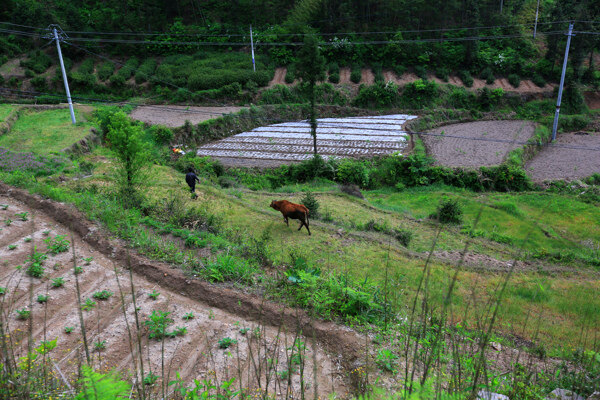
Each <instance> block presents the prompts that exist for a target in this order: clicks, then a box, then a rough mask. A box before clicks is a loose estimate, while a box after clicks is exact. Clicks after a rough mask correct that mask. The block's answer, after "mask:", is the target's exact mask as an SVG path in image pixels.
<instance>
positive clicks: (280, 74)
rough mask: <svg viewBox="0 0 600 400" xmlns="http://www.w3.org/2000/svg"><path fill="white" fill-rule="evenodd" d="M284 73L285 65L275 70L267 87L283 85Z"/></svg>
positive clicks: (285, 71) (285, 70)
mask: <svg viewBox="0 0 600 400" xmlns="http://www.w3.org/2000/svg"><path fill="white" fill-rule="evenodd" d="M285 74H287V68H286V67H280V68H277V69H276V70H275V74H273V79H271V82H269V85H268V87H273V86H275V85H284V84H285Z"/></svg>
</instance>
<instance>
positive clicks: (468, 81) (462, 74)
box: [458, 70, 473, 87]
mask: <svg viewBox="0 0 600 400" xmlns="http://www.w3.org/2000/svg"><path fill="white" fill-rule="evenodd" d="M458 77H459V78H460V80H461V81H462V82H463V84H464V85H465V86H466V87H471V86H473V77H472V76H471V73H470V72H469V71H466V70H461V71H458Z"/></svg>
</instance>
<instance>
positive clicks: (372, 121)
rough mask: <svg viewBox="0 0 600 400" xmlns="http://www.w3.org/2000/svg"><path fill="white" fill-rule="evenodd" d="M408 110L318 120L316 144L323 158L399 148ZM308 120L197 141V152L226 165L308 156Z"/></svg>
mask: <svg viewBox="0 0 600 400" xmlns="http://www.w3.org/2000/svg"><path fill="white" fill-rule="evenodd" d="M414 118H417V117H416V116H412V115H405V114H397V115H382V116H369V117H351V118H321V119H318V120H317V123H318V127H317V148H318V152H319V154H320V155H321V156H323V157H324V158H329V157H340V158H347V157H354V158H362V157H372V156H377V155H384V154H391V153H395V152H402V151H403V150H405V149H406V148H407V146H408V143H409V135H408V133H407V132H406V131H405V130H404V124H405V123H406V122H407V121H409V120H411V119H414ZM312 152H313V138H312V136H311V133H310V124H309V123H308V121H299V122H285V123H281V124H274V125H269V126H264V127H259V128H256V129H253V130H252V131H250V132H243V133H240V134H238V135H235V136H232V137H229V138H226V139H223V140H219V141H217V142H213V143H208V144H206V145H204V146H202V147H200V148H199V149H198V151H197V154H198V156H211V157H214V158H216V159H218V160H220V161H221V162H223V163H224V164H225V165H228V166H245V167H271V166H277V165H281V164H286V163H293V162H299V161H302V160H306V159H309V158H310V157H312Z"/></svg>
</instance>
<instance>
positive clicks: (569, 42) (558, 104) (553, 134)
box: [552, 22, 573, 142]
mask: <svg viewBox="0 0 600 400" xmlns="http://www.w3.org/2000/svg"><path fill="white" fill-rule="evenodd" d="M567 35H568V36H569V37H568V38H567V47H566V48H565V60H564V61H563V67H562V73H561V75H560V86H559V87H558V99H557V100H556V113H555V114H554V124H552V141H553V142H554V141H555V140H556V129H557V128H558V114H560V102H561V100H562V92H563V86H564V84H565V73H566V72H567V60H568V59H569V47H570V46H571V36H573V23H572V22H571V23H569V33H567Z"/></svg>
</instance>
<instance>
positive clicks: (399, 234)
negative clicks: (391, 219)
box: [394, 228, 413, 247]
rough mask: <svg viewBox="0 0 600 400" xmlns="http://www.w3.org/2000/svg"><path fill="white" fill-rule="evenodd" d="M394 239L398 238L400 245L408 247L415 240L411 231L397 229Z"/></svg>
mask: <svg viewBox="0 0 600 400" xmlns="http://www.w3.org/2000/svg"><path fill="white" fill-rule="evenodd" d="M394 237H395V238H396V240H397V241H399V242H400V244H402V246H404V247H408V245H409V244H410V241H411V240H412V238H413V233H412V231H409V230H408V229H403V228H395V229H394Z"/></svg>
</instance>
